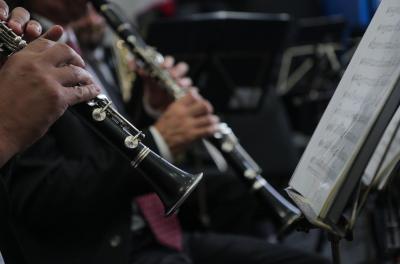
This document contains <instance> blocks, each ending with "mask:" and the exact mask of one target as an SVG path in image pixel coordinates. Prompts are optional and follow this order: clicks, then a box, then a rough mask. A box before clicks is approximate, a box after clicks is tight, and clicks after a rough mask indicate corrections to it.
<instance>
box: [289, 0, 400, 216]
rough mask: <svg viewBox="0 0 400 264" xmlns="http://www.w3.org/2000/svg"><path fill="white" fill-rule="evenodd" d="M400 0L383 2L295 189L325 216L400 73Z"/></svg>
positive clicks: (301, 168)
mask: <svg viewBox="0 0 400 264" xmlns="http://www.w3.org/2000/svg"><path fill="white" fill-rule="evenodd" d="M399 25H400V1H398V0H383V1H382V3H381V5H380V7H379V8H378V10H377V12H376V15H375V17H374V19H373V21H372V22H371V24H370V26H369V27H368V30H367V32H366V34H365V35H364V37H363V39H362V41H361V43H360V45H359V47H358V49H357V51H356V53H355V55H354V57H353V59H352V61H351V62H350V64H349V66H348V69H347V70H346V72H345V74H344V76H343V78H342V80H341V81H340V83H339V86H338V88H337V90H336V92H335V94H334V96H333V98H332V100H331V102H330V103H329V105H328V107H327V110H326V111H325V113H324V115H323V117H322V119H321V121H320V123H319V125H318V127H317V129H316V131H315V133H314V135H313V137H312V138H311V141H310V143H309V145H308V146H307V149H306V151H305V153H304V154H303V157H302V158H301V160H300V163H299V164H298V166H297V168H296V171H295V173H294V175H293V177H292V179H291V181H290V187H292V188H293V189H295V190H296V191H297V192H299V193H300V194H301V195H302V196H303V197H304V198H305V199H306V200H307V201H308V202H309V203H310V206H311V208H312V210H314V212H315V214H316V215H319V216H321V217H324V216H325V214H326V213H327V209H328V208H329V207H330V205H331V204H330V203H331V201H332V200H333V199H331V198H333V197H334V196H335V194H336V191H337V188H339V187H340V186H341V184H342V182H343V179H344V178H343V177H344V176H345V175H346V173H347V171H348V169H349V168H350V166H351V164H352V162H353V160H354V157H355V156H356V154H357V153H358V151H359V149H360V147H361V146H362V145H363V142H364V141H365V138H366V136H367V134H368V132H369V130H370V129H371V127H372V125H373V124H374V122H375V121H376V118H377V117H378V115H379V114H380V112H381V110H382V108H383V106H384V104H385V102H386V101H387V98H388V96H389V94H390V92H391V91H392V89H393V87H394V84H395V83H396V81H397V77H398V75H399V61H400V31H399Z"/></svg>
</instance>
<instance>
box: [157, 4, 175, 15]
mask: <svg viewBox="0 0 400 264" xmlns="http://www.w3.org/2000/svg"><path fill="white" fill-rule="evenodd" d="M160 11H161V12H162V13H163V14H164V15H165V16H167V17H169V16H173V15H175V11H176V5H175V0H165V1H164V3H162V4H161V5H160Z"/></svg>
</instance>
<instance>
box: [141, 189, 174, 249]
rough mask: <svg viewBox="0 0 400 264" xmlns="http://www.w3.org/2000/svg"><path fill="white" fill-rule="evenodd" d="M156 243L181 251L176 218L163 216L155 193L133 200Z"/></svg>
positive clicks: (162, 209)
mask: <svg viewBox="0 0 400 264" xmlns="http://www.w3.org/2000/svg"><path fill="white" fill-rule="evenodd" d="M135 201H136V203H137V205H138V206H139V208H140V210H141V211H142V214H143V216H144V218H145V219H146V220H147V223H148V224H149V226H150V229H151V231H152V232H153V234H154V236H155V237H156V239H157V241H158V242H159V243H160V244H162V245H164V246H167V247H170V248H172V249H177V250H179V251H181V250H182V229H181V226H180V224H179V220H178V217H177V216H176V215H172V216H169V217H165V216H164V205H163V204H162V202H161V200H160V198H158V196H157V195H156V194H155V193H152V194H148V195H143V196H140V197H139V198H136V199H135Z"/></svg>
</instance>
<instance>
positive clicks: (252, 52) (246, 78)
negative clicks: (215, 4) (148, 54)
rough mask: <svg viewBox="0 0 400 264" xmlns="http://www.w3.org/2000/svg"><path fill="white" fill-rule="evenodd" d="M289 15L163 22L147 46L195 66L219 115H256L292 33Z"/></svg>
mask: <svg viewBox="0 0 400 264" xmlns="http://www.w3.org/2000/svg"><path fill="white" fill-rule="evenodd" d="M289 21H290V19H289V16H288V15H286V14H277V15H270V14H256V13H242V12H224V11H223V12H213V13H204V14H195V15H191V16H190V17H181V18H174V19H163V20H159V21H156V22H154V23H153V24H151V25H150V27H149V30H148V36H147V41H148V43H149V44H151V45H153V46H155V47H157V49H159V50H160V51H161V53H164V54H171V55H173V56H175V57H176V58H177V59H178V60H183V61H186V62H188V63H189V64H190V66H191V71H190V73H189V75H190V76H191V77H192V78H193V80H194V83H195V84H196V85H197V86H199V88H200V91H201V93H202V94H203V95H204V96H205V97H206V98H207V99H208V100H210V101H211V103H212V104H213V105H214V106H215V108H216V111H217V112H222V113H227V112H228V113H229V112H232V111H233V112H236V111H246V110H257V109H258V108H259V107H260V106H261V102H262V101H263V98H264V95H265V94H266V90H267V84H268V82H269V81H270V77H271V75H272V74H271V73H272V72H273V68H274V65H275V62H276V59H277V56H278V55H279V52H280V51H281V50H282V47H283V43H284V42H285V40H286V37H287V33H288V29H289V24H290V23H289Z"/></svg>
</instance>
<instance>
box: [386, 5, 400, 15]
mask: <svg viewBox="0 0 400 264" xmlns="http://www.w3.org/2000/svg"><path fill="white" fill-rule="evenodd" d="M385 13H386V15H387V16H390V17H392V16H397V15H400V7H398V6H390V7H388V8H387V9H386V12H385Z"/></svg>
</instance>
